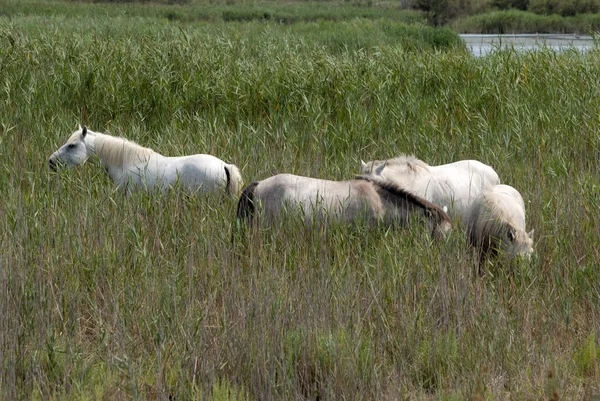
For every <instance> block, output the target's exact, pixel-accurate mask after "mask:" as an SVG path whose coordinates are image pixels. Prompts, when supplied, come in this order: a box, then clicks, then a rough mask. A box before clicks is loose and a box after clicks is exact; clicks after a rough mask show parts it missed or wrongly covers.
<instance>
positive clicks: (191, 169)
mask: <svg viewBox="0 0 600 401" xmlns="http://www.w3.org/2000/svg"><path fill="white" fill-rule="evenodd" d="M92 154H96V155H97V156H98V157H99V158H100V160H101V162H102V165H103V166H104V167H105V169H106V171H107V173H108V175H109V176H110V178H111V179H112V180H113V181H114V182H115V184H116V185H117V186H118V187H121V188H130V187H131V188H143V189H146V190H149V191H153V190H165V189H167V188H169V187H170V186H173V185H178V186H180V187H182V188H184V189H185V190H187V191H190V192H195V191H201V192H212V191H216V190H218V189H219V188H223V187H225V189H226V191H227V192H228V193H230V194H232V195H237V194H238V193H239V191H240V189H241V186H242V178H241V175H240V172H239V170H238V168H237V167H236V166H235V165H233V164H227V163H225V162H224V161H222V160H221V159H219V158H217V157H215V156H211V155H206V154H197V155H190V156H179V157H166V156H163V155H161V154H159V153H157V152H155V151H153V150H152V149H149V148H144V147H142V146H140V145H138V144H136V143H134V142H131V141H128V140H126V139H124V138H118V137H113V136H110V135H106V134H102V133H99V132H93V131H90V130H88V129H87V128H85V127H84V128H83V129H79V130H78V131H76V132H75V133H73V135H71V137H70V138H69V140H68V141H67V142H66V144H65V145H63V146H62V147H61V148H60V149H59V150H57V151H56V152H54V153H53V154H52V155H51V156H50V158H49V159H48V163H49V165H50V167H52V168H56V167H57V166H58V165H60V164H65V165H67V167H72V166H75V165H78V164H82V163H84V162H85V161H86V160H87V158H88V157H89V156H91V155H92Z"/></svg>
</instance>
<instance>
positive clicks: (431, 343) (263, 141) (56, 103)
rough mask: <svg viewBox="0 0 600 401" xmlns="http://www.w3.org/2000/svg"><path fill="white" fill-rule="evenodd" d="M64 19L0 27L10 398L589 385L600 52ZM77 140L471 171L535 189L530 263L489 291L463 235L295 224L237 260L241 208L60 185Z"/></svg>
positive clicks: (352, 29) (594, 333) (390, 28)
mask: <svg viewBox="0 0 600 401" xmlns="http://www.w3.org/2000/svg"><path fill="white" fill-rule="evenodd" d="M57 7H59V8H60V7H63V9H64V10H67V11H66V12H61V13H57V14H48V13H46V12H41V13H37V12H35V10H36V8H37V6H36V7H33V6H32V8H31V10H32V11H31V12H28V13H24V14H20V13H16V14H12V15H10V16H5V17H2V18H0V88H1V90H0V104H1V106H0V313H1V315H2V319H0V355H1V358H2V365H0V366H1V368H0V389H1V390H0V391H1V392H2V396H3V398H4V399H54V400H59V399H60V400H71V399H72V400H80V399H103V398H104V399H168V397H169V395H172V396H174V398H175V399H217V400H245V399H267V398H270V399H282V400H288V399H299V398H308V399H316V398H317V397H319V398H320V399H342V398H346V399H378V400H380V399H403V398H404V399H439V400H454V399H489V400H492V399H502V398H508V397H509V396H510V398H511V399H528V398H533V399H542V398H551V397H553V396H554V395H555V394H556V395H557V396H558V397H560V398H561V399H584V398H585V397H589V398H591V397H593V396H597V395H598V394H599V393H600V388H599V386H598V383H599V382H600V380H599V379H600V377H599V373H598V368H597V364H598V357H599V356H598V340H597V339H598V338H600V333H599V331H600V323H599V321H598V316H600V310H599V305H598V294H599V290H600V288H599V285H600V273H599V271H598V262H597V261H598V260H599V258H600V228H599V226H598V224H597V222H598V221H600V196H599V189H600V184H598V176H599V156H600V139H599V138H600V132H599V129H598V127H599V126H600V114H599V113H598V98H599V95H600V81H599V80H598V79H597V77H598V76H599V75H600V53H599V52H598V51H597V50H591V51H590V52H588V53H586V54H580V53H577V52H574V51H573V52H564V53H560V54H555V53H552V52H549V51H542V52H538V53H527V54H520V53H516V52H514V51H506V52H498V53H496V54H493V55H491V56H489V57H486V58H482V59H477V58H473V57H472V56H470V54H469V53H468V52H466V51H465V50H464V49H463V48H462V46H460V45H457V44H456V43H457V41H456V37H455V36H453V35H451V34H450V33H448V32H447V31H436V30H433V29H431V28H427V27H424V26H422V25H405V24H403V23H398V22H394V21H390V20H370V19H364V18H361V19H349V20H343V21H324V20H323V21H300V22H298V23H295V24H289V25H288V24H279V23H276V22H273V21H238V22H229V23H224V22H223V21H214V22H202V23H188V22H186V23H181V22H177V21H169V20H167V19H165V18H154V17H151V18H150V17H144V16H141V15H138V16H136V17H132V16H128V15H122V14H118V13H116V14H115V15H108V14H105V15H102V16H98V17H97V18H79V17H78V15H79V14H78V13H79V12H81V13H83V14H85V13H87V12H88V11H85V10H87V8H86V7H83V6H81V5H79V4H69V3H64V4H61V5H60V6H57ZM71 7H73V9H71ZM106 7H107V8H108V6H106ZM128 7H131V8H132V9H135V7H136V6H134V5H128ZM144 7H145V6H144ZM138 11H139V10H138ZM138 11H136V12H138ZM139 12H140V13H141V12H142V11H139ZM352 33H355V34H354V35H352ZM79 123H81V124H87V125H88V126H89V127H90V128H91V129H94V130H98V131H103V132H107V133H111V134H113V135H121V136H125V137H127V138H129V139H131V140H134V141H137V142H139V143H140V144H143V145H145V146H150V147H152V148H154V149H155V150H157V151H159V152H161V153H163V154H167V155H183V154H190V153H198V152H206V153H211V154H215V155H217V156H219V157H221V158H223V159H225V160H227V161H231V162H234V163H236V164H237V165H239V166H240V167H241V169H242V173H243V175H244V177H245V179H246V181H247V182H250V181H251V180H254V179H261V178H264V177H267V176H269V175H271V174H275V173H277V172H290V173H296V174H301V175H308V176H314V177H322V178H331V179H345V178H349V177H353V176H354V174H356V173H357V172H358V171H359V169H360V159H361V158H362V159H365V160H367V159H382V158H386V157H390V156H396V155H398V154H400V153H403V152H406V153H414V154H416V155H417V156H418V157H420V158H422V159H423V160H426V161H428V162H430V163H432V164H439V163H446V162H450V161H453V160H458V159H465V158H476V159H479V160H482V161H484V162H486V163H488V164H490V165H492V166H494V168H495V169H496V170H497V172H498V173H499V175H500V177H501V179H502V181H503V182H504V183H508V184H510V185H513V186H514V187H516V188H517V189H519V190H520V191H521V193H522V194H523V197H524V198H525V201H526V205H527V220H528V228H535V230H536V243H535V249H536V252H537V255H536V257H535V258H534V260H533V261H532V263H531V264H515V265H514V266H510V267H509V266H502V265H497V266H488V270H489V273H488V274H487V275H486V276H485V277H483V278H482V277H479V276H478V275H477V274H476V264H475V261H474V260H473V255H472V254H471V252H470V250H469V249H468V247H467V245H466V241H465V238H464V233H463V232H462V230H461V229H460V227H457V229H455V230H454V232H453V233H452V235H451V236H450V237H449V238H448V240H447V241H443V242H441V243H438V242H434V241H433V239H432V238H430V237H429V235H428V234H426V233H424V232H422V230H420V229H419V227H415V228H413V229H409V230H406V231H394V230H385V229H382V228H380V229H367V228H366V227H360V226H359V227H332V228H330V229H328V230H326V231H325V232H322V231H321V230H318V229H304V228H303V227H299V225H297V224H295V222H293V221H292V222H289V223H287V224H285V223H284V224H282V225H281V226H276V227H274V228H273V229H272V230H270V231H269V232H265V233H259V234H258V235H256V236H254V237H251V238H248V239H247V240H245V241H242V240H239V241H236V242H235V243H233V244H232V243H231V242H230V238H231V228H232V224H233V223H234V213H235V206H236V204H235V200H233V199H231V200H226V201H223V198H222V197H220V196H211V197H207V198H198V197H189V196H186V195H184V194H182V193H180V192H178V191H171V192H168V193H166V194H160V195H152V196H151V195H149V194H144V193H134V194H132V195H130V196H125V195H124V194H122V193H120V192H118V191H115V189H114V186H113V185H112V183H111V182H110V180H109V179H108V178H107V177H106V175H105V174H104V172H103V170H102V168H101V167H100V166H99V163H98V162H97V161H96V160H91V161H90V162H88V163H87V164H85V165H83V166H81V167H79V168H77V169H73V170H68V171H63V172H61V173H60V174H53V173H51V172H50V171H49V170H48V168H47V157H48V156H49V155H50V154H51V153H52V152H53V151H54V150H55V149H57V148H58V147H59V146H60V145H61V144H62V143H63V142H64V141H65V140H66V139H67V137H68V136H69V135H70V133H71V132H72V131H73V130H75V128H76V127H77V124H79Z"/></svg>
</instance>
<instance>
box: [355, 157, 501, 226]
mask: <svg viewBox="0 0 600 401" xmlns="http://www.w3.org/2000/svg"><path fill="white" fill-rule="evenodd" d="M361 164H362V173H363V174H368V175H372V176H379V177H383V178H385V179H386V180H390V181H392V182H394V183H396V184H397V185H400V186H401V187H403V188H405V189H406V190H408V191H411V192H413V193H414V194H415V195H418V196H420V197H422V198H425V199H427V200H428V201H430V202H433V203H435V204H436V205H439V206H441V207H443V208H444V209H445V210H448V211H449V213H450V215H451V216H456V217H459V218H462V216H463V215H464V213H465V210H466V209H467V208H468V207H469V205H470V204H471V202H473V200H474V199H475V197H477V195H479V194H480V193H481V191H482V190H483V189H484V188H486V187H488V186H490V185H497V184H500V179H499V178H498V174H496V172H495V171H494V169H493V168H491V167H490V166H488V165H486V164H483V163H481V162H479V161H477V160H461V161H458V162H455V163H450V164H443V165H440V166H430V165H428V164H427V163H425V162H423V161H421V160H419V159H417V158H416V157H414V156H400V157H396V158H394V159H389V160H382V161H380V160H374V161H370V162H368V163H365V162H363V161H362V160H361Z"/></svg>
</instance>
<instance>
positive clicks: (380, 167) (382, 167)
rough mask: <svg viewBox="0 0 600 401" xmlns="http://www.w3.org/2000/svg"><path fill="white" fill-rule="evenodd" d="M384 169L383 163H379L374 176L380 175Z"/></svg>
mask: <svg viewBox="0 0 600 401" xmlns="http://www.w3.org/2000/svg"><path fill="white" fill-rule="evenodd" d="M384 168H385V162H384V163H381V164H380V165H379V166H377V168H376V169H375V175H381V173H383V169H384Z"/></svg>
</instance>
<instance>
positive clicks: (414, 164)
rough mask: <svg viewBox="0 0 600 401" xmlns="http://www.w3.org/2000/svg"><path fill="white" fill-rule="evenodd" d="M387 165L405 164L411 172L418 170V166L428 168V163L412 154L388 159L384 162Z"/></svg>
mask: <svg viewBox="0 0 600 401" xmlns="http://www.w3.org/2000/svg"><path fill="white" fill-rule="evenodd" d="M385 163H386V164H387V165H388V166H406V167H407V168H408V169H409V170H411V171H413V172H415V173H416V172H417V171H418V167H421V168H424V169H429V167H430V166H429V164H427V163H425V162H424V161H423V160H421V159H417V158H416V157H415V156H413V155H400V156H398V157H394V158H393V159H388V160H387V161H386V162H385Z"/></svg>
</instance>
